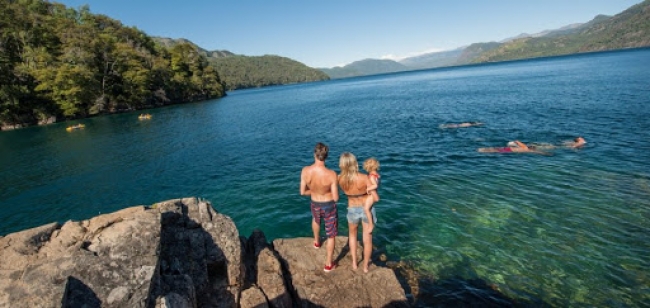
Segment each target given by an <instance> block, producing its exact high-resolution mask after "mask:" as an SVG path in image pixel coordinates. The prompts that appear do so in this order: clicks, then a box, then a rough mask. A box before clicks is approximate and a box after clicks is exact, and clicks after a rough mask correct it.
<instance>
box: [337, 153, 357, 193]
mask: <svg viewBox="0 0 650 308" xmlns="http://www.w3.org/2000/svg"><path fill="white" fill-rule="evenodd" d="M339 168H341V174H340V175H339V185H341V187H342V188H343V190H346V189H348V188H350V187H351V186H352V182H353V180H354V177H355V176H356V175H357V174H359V163H358V162H357V158H356V157H355V156H354V154H352V153H350V152H344V153H343V154H341V158H340V159H339Z"/></svg>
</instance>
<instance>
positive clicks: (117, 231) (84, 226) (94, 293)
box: [0, 198, 243, 307]
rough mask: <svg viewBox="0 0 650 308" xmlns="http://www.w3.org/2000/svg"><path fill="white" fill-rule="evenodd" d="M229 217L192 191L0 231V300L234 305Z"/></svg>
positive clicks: (234, 248) (235, 269)
mask: <svg viewBox="0 0 650 308" xmlns="http://www.w3.org/2000/svg"><path fill="white" fill-rule="evenodd" d="M241 258H242V252H241V247H240V243H239V234H238V231H237V228H236V227H235V224H234V223H233V222H232V220H231V219H230V218H228V217H226V216H224V215H221V214H218V213H217V212H216V211H214V209H213V208H212V206H211V205H210V204H209V203H206V202H201V201H199V200H197V199H195V198H187V199H177V200H170V201H166V202H161V203H158V204H155V205H154V206H152V207H144V206H137V207H132V208H127V209H124V210H121V211H118V212H115V213H111V214H106V215H101V216H97V217H95V218H92V219H89V220H85V221H82V222H73V221H69V222H66V223H65V224H64V225H63V226H59V225H58V224H56V223H55V224H49V225H45V226H42V227H38V228H34V229H30V230H25V231H22V232H18V233H13V234H9V235H7V236H5V237H2V238H0V260H2V262H1V263H0V307H82V306H85V307H100V306H101V307H154V306H156V305H157V306H158V307H197V306H199V307H206V306H207V307H236V306H237V302H238V296H239V293H240V290H241V282H242V279H243V277H242V275H243V272H242V269H241V267H242V262H241Z"/></svg>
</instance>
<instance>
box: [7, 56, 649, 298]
mask: <svg viewBox="0 0 650 308" xmlns="http://www.w3.org/2000/svg"><path fill="white" fill-rule="evenodd" d="M648 67H650V49H639V50H628V51H622V52H608V53H595V54H588V55H579V56H569V57H558V58H548V59H538V60H530V61H518V62H509V63H498V64H488V65H478V66H468V67H457V68H448V69H437V70H428V71H419V72H409V73H398V74H389V75H382V76H372V77H362V78H353V79H347V80H336V81H328V82H318V83H310V84H300V85H291V86H280V87H269V88H263V89H256V90H245V91H236V92H233V93H230V94H229V95H228V96H227V97H225V98H222V99H219V100H213V101H206V102H201V103H195V104H187V105H179V106H172V107H167V108H161V109H156V110H152V111H151V114H152V115H153V118H152V119H151V120H149V121H138V119H137V115H138V114H137V113H131V114H119V115H112V116H104V117H98V118H92V119H86V120H82V121H75V122H72V123H84V124H85V125H86V129H84V130H79V131H74V132H70V133H69V132H66V131H65V127H66V126H68V125H71V123H59V124H54V125H49V126H45V127H32V128H26V129H21V130H16V131H9V132H2V133H0V146H1V147H2V151H0V162H1V165H0V178H1V179H3V180H2V181H1V182H0V217H2V221H1V222H0V235H5V234H7V233H10V232H15V231H19V230H22V229H25V228H30V227H35V226H39V225H42V224H45V223H49V222H52V221H59V222H64V221H66V220H68V219H73V220H81V219H87V218H90V217H92V216H96V215H98V214H100V213H107V212H112V211H116V210H119V209H121V208H125V207H129V206H133V205H138V204H152V203H155V202H157V201H162V200H167V199H173V198H180V197H187V196H199V197H203V198H206V199H209V200H211V201H212V202H213V204H214V207H215V208H216V209H217V210H218V211H219V212H222V213H224V214H226V215H229V216H230V217H232V218H233V220H234V221H235V223H236V224H237V226H238V228H239V230H240V233H241V234H242V235H244V236H248V235H250V232H251V231H252V230H253V229H254V228H260V229H262V230H264V232H265V233H266V235H267V237H268V239H269V240H272V239H274V238H278V237H298V236H310V233H311V231H310V230H311V229H310V212H309V205H308V200H307V199H306V198H304V197H301V196H299V194H298V191H299V187H298V186H299V177H300V170H301V168H302V167H303V166H305V165H308V164H310V163H311V162H312V150H313V146H314V144H315V143H316V142H318V141H322V142H325V143H326V144H328V145H329V146H330V149H331V154H330V159H329V160H328V161H327V164H328V166H329V167H331V168H333V169H335V170H337V171H338V167H337V165H338V161H337V160H338V156H339V155H340V154H341V153H342V152H344V151H351V152H353V153H354V154H355V155H357V157H359V159H361V160H362V159H365V158H367V157H369V156H375V157H377V158H378V159H379V161H380V162H381V164H382V168H381V174H382V187H381V190H380V195H381V198H382V199H381V201H380V202H379V203H378V204H377V212H378V216H379V225H378V228H377V229H376V231H375V244H376V246H377V247H378V248H379V249H380V250H381V251H384V252H385V253H386V254H387V255H388V257H389V258H390V259H392V260H404V261H409V262H411V263H413V264H414V266H415V267H416V268H417V269H418V270H419V272H420V273H422V274H423V275H430V276H431V277H435V278H436V279H445V278H455V279H466V280H470V279H481V280H483V281H485V282H486V283H488V284H490V285H492V286H494V287H495V288H498V289H499V290H500V291H501V292H502V293H503V294H505V295H506V296H508V297H511V298H514V299H517V300H520V301H522V302H524V301H532V302H538V303H539V302H543V303H546V304H549V305H552V306H601V307H602V306H618V307H641V306H644V305H647V303H648V302H650V287H649V285H650V277H649V273H650V264H649V263H650V237H648V234H649V231H650V120H649V119H650V70H648V69H647V68H648ZM461 121H481V122H484V123H485V125H484V126H482V127H473V128H464V129H440V128H439V125H440V124H442V123H448V122H461ZM578 135H581V136H584V137H585V138H586V139H587V142H588V144H587V146H586V147H585V148H584V149H581V150H571V149H556V150H553V151H552V154H553V155H550V156H543V155H534V154H485V153H478V152H477V151H476V149H477V148H479V147H488V146H504V145H505V144H506V142H507V141H509V140H514V139H518V140H521V141H523V142H529V143H531V142H539V143H561V142H562V141H565V140H569V139H572V138H573V137H575V136H578ZM344 202H345V198H342V200H341V204H344ZM342 207H344V206H342ZM344 214H345V211H341V212H340V216H341V217H343V215H344ZM340 232H341V233H342V234H347V227H346V226H344V224H342V226H341V228H340Z"/></svg>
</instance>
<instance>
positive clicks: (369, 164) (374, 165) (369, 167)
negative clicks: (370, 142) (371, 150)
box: [363, 157, 379, 172]
mask: <svg viewBox="0 0 650 308" xmlns="http://www.w3.org/2000/svg"><path fill="white" fill-rule="evenodd" d="M363 170H366V172H373V171H377V170H379V161H378V160H377V159H376V158H374V157H370V158H368V159H366V160H365V161H364V162H363Z"/></svg>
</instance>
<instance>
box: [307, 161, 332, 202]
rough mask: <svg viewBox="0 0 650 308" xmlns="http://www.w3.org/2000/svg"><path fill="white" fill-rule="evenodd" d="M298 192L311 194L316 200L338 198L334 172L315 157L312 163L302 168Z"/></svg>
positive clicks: (322, 200)
mask: <svg viewBox="0 0 650 308" xmlns="http://www.w3.org/2000/svg"><path fill="white" fill-rule="evenodd" d="M300 194H301V195H303V196H311V200H313V201H316V202H327V201H334V202H337V201H338V200H339V192H338V184H337V179H336V172H334V171H333V170H330V169H327V167H325V163H324V162H322V161H319V160H318V159H316V161H315V162H314V164H313V165H310V166H307V167H304V168H302V173H301V175H300Z"/></svg>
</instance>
